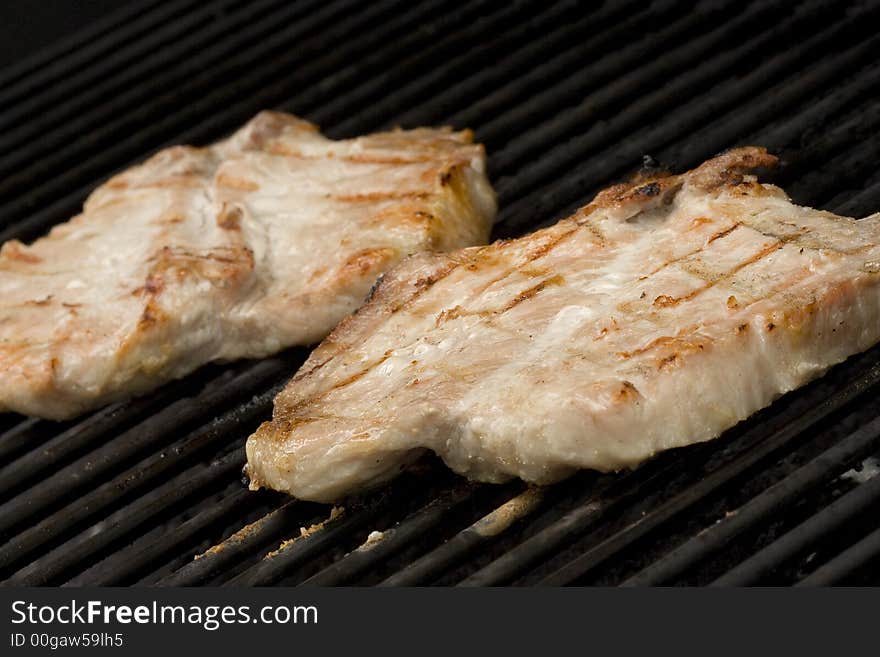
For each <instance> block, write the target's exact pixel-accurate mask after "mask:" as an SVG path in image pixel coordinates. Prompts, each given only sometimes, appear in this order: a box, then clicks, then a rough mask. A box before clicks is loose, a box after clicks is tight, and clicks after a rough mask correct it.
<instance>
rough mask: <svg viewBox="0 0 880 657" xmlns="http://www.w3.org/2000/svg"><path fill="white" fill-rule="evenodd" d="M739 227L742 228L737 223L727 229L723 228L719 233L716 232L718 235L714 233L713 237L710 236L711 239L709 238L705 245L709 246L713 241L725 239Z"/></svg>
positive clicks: (739, 223)
mask: <svg viewBox="0 0 880 657" xmlns="http://www.w3.org/2000/svg"><path fill="white" fill-rule="evenodd" d="M740 226H742V223H741V222H739V221H737V222H736V223H735V224H733V225H732V226H730V227H729V228H725V229H724V230H722V231H721V232H718V233H715V234H714V235H712V237H710V238H709V240H708V242H707V243H708V244H711V243H712V242H714V241H715V240H720V239H721V238H722V237H727V236H728V235H730V234H731V233H732V232H733V231H735V230H736V229H737V228H739V227H740Z"/></svg>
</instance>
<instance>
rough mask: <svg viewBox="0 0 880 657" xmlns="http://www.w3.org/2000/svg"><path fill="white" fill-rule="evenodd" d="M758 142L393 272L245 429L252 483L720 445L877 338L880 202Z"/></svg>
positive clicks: (631, 455)
mask: <svg viewBox="0 0 880 657" xmlns="http://www.w3.org/2000/svg"><path fill="white" fill-rule="evenodd" d="M774 163H775V158H774V157H772V156H771V155H768V154H767V153H766V151H765V150H763V149H761V148H754V147H747V148H739V149H735V150H732V151H729V152H727V153H725V154H723V155H721V156H719V157H716V158H715V159H712V160H709V161H708V162H706V163H704V164H703V165H702V166H700V167H698V168H697V169H695V170H693V171H690V172H688V173H684V174H682V175H671V176H666V177H658V178H656V179H653V180H645V181H640V182H638V183H632V184H623V185H618V186H615V187H612V188H610V189H606V190H605V191H603V192H601V193H600V194H598V195H597V197H596V198H595V199H594V200H593V202H592V203H590V204H589V205H587V206H585V207H584V208H582V209H580V210H579V211H577V212H576V213H575V214H574V215H572V216H571V217H569V218H567V219H564V220H562V221H560V222H559V223H557V224H556V225H554V226H552V227H549V228H546V229H543V230H539V231H537V232H535V233H532V234H530V235H527V236H525V237H522V238H519V239H514V240H510V241H502V242H496V243H494V244H491V245H489V246H485V247H476V248H467V249H463V250H459V251H455V252H452V253H449V254H445V255H417V256H414V257H411V258H409V259H407V260H406V261H404V262H403V263H402V264H400V265H399V266H398V267H396V268H395V269H393V270H392V271H391V272H389V273H388V274H387V275H386V276H385V278H384V279H383V281H382V284H381V285H380V286H379V287H378V289H377V290H376V291H375V294H374V295H373V298H372V300H371V301H370V302H369V303H368V304H367V305H366V306H365V307H364V308H362V309H361V310H360V312H358V313H357V314H356V315H355V316H353V317H351V318H349V319H347V320H345V321H344V322H343V323H342V324H340V326H339V327H337V328H336V330H335V331H334V332H333V333H332V334H331V335H330V336H329V337H328V338H327V339H326V340H324V342H323V343H322V344H321V345H320V346H319V347H318V348H317V349H316V350H315V351H314V352H313V353H312V355H311V357H310V358H309V359H308V361H307V362H306V363H305V364H304V365H303V367H302V368H301V369H300V371H299V372H298V373H297V374H296V376H295V377H294V378H293V380H292V381H291V382H290V383H289V384H288V386H287V387H286V388H285V389H284V390H283V391H282V392H281V393H280V394H279V395H278V397H277V398H276V400H275V410H274V415H273V418H272V420H271V421H269V422H266V423H264V424H263V425H262V426H261V427H260V428H259V429H258V430H257V432H256V433H255V434H254V435H253V436H251V438H250V439H249V440H248V442H247V456H248V472H249V475H250V478H251V486H252V487H253V488H257V487H261V486H265V487H270V488H275V489H278V490H281V491H287V492H289V493H291V494H293V495H295V496H297V497H300V498H304V499H308V500H316V501H332V500H336V499H338V498H341V497H343V496H345V495H348V494H350V493H355V492H359V491H361V490H363V489H365V488H368V487H372V486H375V485H377V484H378V483H380V482H383V481H385V480H387V479H389V478H391V477H393V476H394V475H395V474H396V473H398V472H399V471H400V470H401V469H402V468H403V467H405V466H406V465H407V464H408V463H409V462H411V461H412V460H413V459H414V458H416V457H417V456H418V455H419V454H420V453H422V452H423V451H424V450H432V451H434V452H436V453H437V454H438V455H440V457H441V458H442V459H443V460H444V461H445V462H446V463H447V464H448V465H449V467H451V468H452V469H453V470H455V471H456V472H458V473H460V474H462V475H465V476H467V477H470V478H472V479H476V480H480V481H488V482H500V481H504V480H506V479H509V478H511V477H521V478H522V479H524V480H527V481H529V482H535V483H538V484H547V483H551V482H554V481H557V480H559V479H561V478H563V477H565V476H567V475H569V474H570V473H572V472H573V471H574V470H576V469H578V468H593V469H596V470H600V471H613V470H617V469H622V468H626V467H633V466H635V465H637V464H638V463H640V462H641V461H643V460H645V459H647V458H649V457H651V456H652V455H654V454H656V453H657V452H658V451H661V450H665V449H669V448H672V447H678V446H682V445H688V444H691V443H696V442H700V441H705V440H708V439H711V438H714V437H716V436H718V435H719V434H720V433H721V432H723V431H724V430H725V429H727V428H729V427H731V426H733V425H734V424H736V423H737V422H739V421H741V420H743V419H745V418H747V417H748V416H750V415H751V414H752V413H754V412H755V411H757V410H758V409H760V408H762V407H764V406H767V405H768V404H770V402H771V401H773V400H774V399H775V398H776V397H778V396H779V395H781V394H782V393H785V392H786V391H789V390H792V389H794V388H797V387H798V386H801V385H803V384H804V383H806V382H807V381H809V380H811V379H814V378H816V377H817V376H819V375H820V374H822V373H823V372H824V371H825V370H826V369H828V368H829V367H830V366H831V365H833V364H835V363H838V362H840V361H842V360H844V359H845V358H847V357H848V356H850V355H852V354H854V353H857V352H859V351H863V350H864V349H866V348H868V347H870V346H871V345H873V344H874V343H876V342H877V341H878V339H880V248H878V243H880V215H873V216H871V217H868V218H865V219H863V220H860V221H856V220H853V219H850V218H847V217H840V216H836V215H833V214H831V213H828V212H822V211H818V210H814V209H810V208H804V207H799V206H796V205H794V204H793V203H792V202H791V201H790V200H789V199H788V197H787V196H786V195H785V193H784V192H783V191H782V190H781V189H779V188H777V187H775V186H773V185H767V184H760V183H758V182H757V181H756V179H755V177H754V176H753V175H749V174H748V172H749V171H751V170H753V169H756V168H762V167H768V166H772V165H774Z"/></svg>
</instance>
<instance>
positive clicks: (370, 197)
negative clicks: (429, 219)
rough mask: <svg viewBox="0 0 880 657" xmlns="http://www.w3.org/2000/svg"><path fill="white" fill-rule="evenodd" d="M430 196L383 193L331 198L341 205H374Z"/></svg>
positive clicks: (403, 192) (405, 192)
mask: <svg viewBox="0 0 880 657" xmlns="http://www.w3.org/2000/svg"><path fill="white" fill-rule="evenodd" d="M429 196H430V193H429V192H427V191H415V190H414V191H385V192H366V193H363V194H337V195H335V196H333V199H334V200H337V201H341V202H342V203H375V202H377V201H388V200H395V199H408V198H410V199H418V200H424V199H427V198H428V197H429Z"/></svg>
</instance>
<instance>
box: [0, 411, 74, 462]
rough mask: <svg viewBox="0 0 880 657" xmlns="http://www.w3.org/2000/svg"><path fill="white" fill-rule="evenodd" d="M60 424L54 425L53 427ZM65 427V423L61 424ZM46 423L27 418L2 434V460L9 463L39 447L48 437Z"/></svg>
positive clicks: (0, 450) (0, 443)
mask: <svg viewBox="0 0 880 657" xmlns="http://www.w3.org/2000/svg"><path fill="white" fill-rule="evenodd" d="M56 426H58V425H53V426H52V429H55V427H56ZM61 427H62V428H63V427H64V425H61ZM46 433H47V432H46V423H44V422H42V421H41V420H38V419H36V418H26V419H24V420H22V421H21V422H19V423H18V424H16V425H14V426H12V427H11V428H9V429H8V430H7V431H5V432H4V433H3V435H2V436H0V461H2V462H3V463H7V462H9V461H11V460H12V459H14V458H17V457H18V456H19V455H21V454H23V453H25V452H28V451H30V450H33V449H36V448H37V447H39V445H40V444H41V442H42V441H44V440H46V439H47V436H46Z"/></svg>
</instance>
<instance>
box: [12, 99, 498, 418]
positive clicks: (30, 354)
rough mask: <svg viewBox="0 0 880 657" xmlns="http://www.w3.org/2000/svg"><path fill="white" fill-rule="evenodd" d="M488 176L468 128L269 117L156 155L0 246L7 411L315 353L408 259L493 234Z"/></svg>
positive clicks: (118, 395) (78, 406) (93, 401)
mask: <svg viewBox="0 0 880 657" xmlns="http://www.w3.org/2000/svg"><path fill="white" fill-rule="evenodd" d="M484 169H485V154H484V151H483V148H482V146H480V145H474V144H472V143H471V136H470V133H468V132H453V131H451V130H446V129H417V130H409V131H394V132H387V133H382V134H374V135H370V136H366V137H361V138H358V139H350V140H343V141H333V140H330V139H327V138H325V137H324V136H322V135H321V134H320V133H319V132H318V131H317V129H316V128H315V126H313V125H311V124H309V123H307V122H305V121H302V120H300V119H298V118H295V117H293V116H289V115H285V114H280V113H275V112H263V113H261V114H259V115H258V116H257V117H255V118H254V119H253V120H251V121H250V122H249V123H248V124H247V125H245V126H244V127H243V128H241V129H240V130H239V131H238V132H236V133H235V134H234V135H232V136H231V137H230V138H228V139H226V140H224V141H222V142H219V143H217V144H214V145H212V146H210V147H207V148H193V147H187V146H179V147H173V148H169V149H166V150H163V151H161V152H159V153H157V154H156V155H154V156H153V157H151V158H150V159H149V160H148V161H147V162H146V163H144V164H142V165H140V166H136V167H133V168H131V169H129V170H127V171H125V172H123V173H121V174H119V175H117V176H115V177H114V178H112V179H110V180H109V181H108V182H107V183H105V184H104V185H102V186H101V187H99V188H98V189H96V190H95V191H94V193H92V194H91V196H90V197H89V198H88V200H87V201H86V204H85V207H84V209H83V212H82V214H80V215H79V216H77V217H75V218H74V219H72V220H71V221H69V222H68V223H66V224H63V225H60V226H57V227H55V228H54V229H53V230H52V231H51V232H50V233H49V235H48V236H47V237H44V238H42V239H39V240H37V241H36V242H35V243H34V244H32V245H30V246H25V245H23V244H22V243H20V242H18V241H11V242H8V243H6V244H4V245H3V247H2V250H0V411H4V410H12V411H17V412H21V413H26V414H30V415H36V416H41V417H46V418H53V419H62V418H69V417H72V416H75V415H77V414H79V413H81V412H83V411H85V410H88V409H90V408H94V407H96V406H99V405H102V404H105V403H108V402H111V401H115V400H118V399H122V398H125V397H128V396H131V395H133V394H137V393H140V392H144V391H146V390H149V389H151V388H153V387H155V386H157V385H159V384H161V383H162V382H165V381H168V380H169V379H173V378H176V377H180V376H183V375H185V374H187V373H189V372H191V371H192V370H194V369H195V368H197V367H199V366H200V365H202V364H204V363H207V362H209V361H215V360H230V359H235V358H243V357H261V356H266V355H268V354H272V353H273V352H277V351H279V350H280V349H282V348H284V347H287V346H290V345H305V344H310V343H313V342H317V341H318V340H320V339H321V338H323V337H324V336H325V335H327V333H328V332H329V331H330V330H331V329H332V328H333V327H334V326H335V325H336V324H337V323H338V322H339V320H341V319H342V318H343V317H345V316H346V315H347V314H349V313H351V312H352V311H354V310H355V309H356V308H357V307H358V306H359V305H360V304H361V303H362V302H363V300H364V297H365V296H366V295H367V293H368V292H369V290H370V287H371V286H372V284H373V283H374V282H375V280H376V278H377V277H378V276H379V274H381V273H382V272H383V271H385V270H386V269H388V268H389V267H391V266H392V265H393V264H395V263H396V262H398V261H399V260H401V259H402V258H404V257H405V256H407V255H409V254H412V253H415V252H420V251H424V250H448V249H453V248H457V247H462V246H469V245H474V244H484V243H485V242H486V241H487V240H488V236H489V230H490V228H491V224H492V221H493V219H494V214H495V199H494V194H493V192H492V190H491V187H490V186H489V183H488V180H487V178H486V176H485V173H484Z"/></svg>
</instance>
